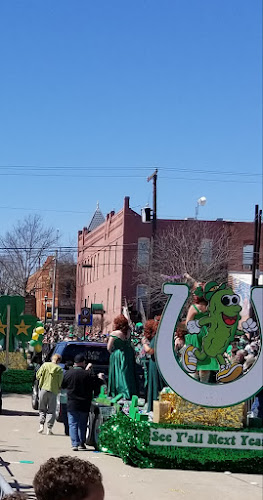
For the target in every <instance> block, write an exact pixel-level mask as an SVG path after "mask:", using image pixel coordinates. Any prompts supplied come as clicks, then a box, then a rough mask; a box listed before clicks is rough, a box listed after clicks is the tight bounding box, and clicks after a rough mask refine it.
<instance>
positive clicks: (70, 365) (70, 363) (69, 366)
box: [65, 359, 74, 370]
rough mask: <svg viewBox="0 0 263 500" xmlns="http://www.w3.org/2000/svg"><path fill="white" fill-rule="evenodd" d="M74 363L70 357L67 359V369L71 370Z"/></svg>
mask: <svg viewBox="0 0 263 500" xmlns="http://www.w3.org/2000/svg"><path fill="white" fill-rule="evenodd" d="M73 365H74V363H73V361H71V360H70V359H69V360H68V361H66V363H65V370H69V369H70V368H72V366H73Z"/></svg>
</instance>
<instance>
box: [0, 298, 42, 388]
mask: <svg viewBox="0 0 263 500" xmlns="http://www.w3.org/2000/svg"><path fill="white" fill-rule="evenodd" d="M24 311H25V299H24V298H23V297H20V296H8V295H3V296H1V297H0V346H1V351H0V363H2V364H3V365H5V366H6V368H7V370H6V371H5V372H4V374H3V377H2V388H3V391H4V392H9V393H10V392H14V393H30V392H31V391H32V383H33V379H34V371H33V370H29V369H28V363H27V359H26V353H25V350H26V348H27V347H28V343H29V345H30V346H31V349H32V350H33V351H35V352H41V350H42V340H43V334H44V328H43V323H41V322H40V321H38V319H37V317H36V316H34V315H32V314H24Z"/></svg>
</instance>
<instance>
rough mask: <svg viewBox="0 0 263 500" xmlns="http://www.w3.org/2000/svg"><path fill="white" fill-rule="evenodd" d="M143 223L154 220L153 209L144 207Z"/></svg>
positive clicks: (142, 211)
mask: <svg viewBox="0 0 263 500" xmlns="http://www.w3.org/2000/svg"><path fill="white" fill-rule="evenodd" d="M141 214H142V222H144V223H146V222H151V220H152V209H151V208H150V207H144V208H142V210H141Z"/></svg>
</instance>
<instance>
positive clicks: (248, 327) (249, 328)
mask: <svg viewBox="0 0 263 500" xmlns="http://www.w3.org/2000/svg"><path fill="white" fill-rule="evenodd" d="M257 329H258V326H257V323H256V322H255V321H254V320H253V319H252V318H248V319H247V320H246V321H244V322H243V323H242V330H243V331H244V332H245V333H253V332H256V331H257Z"/></svg>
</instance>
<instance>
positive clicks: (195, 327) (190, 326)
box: [187, 320, 201, 335]
mask: <svg viewBox="0 0 263 500" xmlns="http://www.w3.org/2000/svg"><path fill="white" fill-rule="evenodd" d="M187 330H188V332H189V333H191V335H192V334H193V333H199V332H200V330H201V327H200V326H199V321H198V320H196V321H195V320H192V321H188V323H187Z"/></svg>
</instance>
